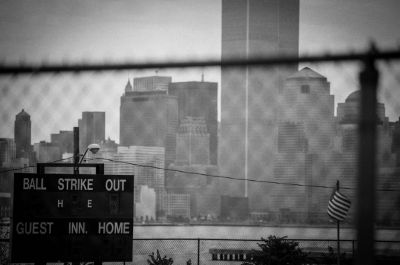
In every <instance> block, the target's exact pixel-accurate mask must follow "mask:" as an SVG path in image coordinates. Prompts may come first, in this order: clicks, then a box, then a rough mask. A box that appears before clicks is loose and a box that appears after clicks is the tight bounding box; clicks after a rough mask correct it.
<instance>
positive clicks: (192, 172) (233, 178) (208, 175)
mask: <svg viewBox="0 0 400 265" xmlns="http://www.w3.org/2000/svg"><path fill="white" fill-rule="evenodd" d="M88 160H106V161H110V162H115V163H121V164H128V165H132V166H137V167H147V168H152V169H159V170H164V171H171V172H178V173H184V174H193V175H200V176H205V177H212V178H221V179H229V180H239V181H246V179H242V178H235V177H229V176H222V175H213V174H206V173H200V172H194V171H186V170H180V169H174V168H164V167H157V166H152V165H143V164H138V163H132V162H127V161H120V160H113V159H109V158H90V159H88ZM247 181H250V182H255V183H268V184H276V185H287V186H297V187H310V188H323V189H334V188H335V187H336V186H325V185H311V184H308V185H307V184H299V183H292V182H279V181H271V180H258V179H247ZM340 188H341V189H346V190H356V188H354V187H340ZM376 191H398V192H400V190H396V189H376Z"/></svg>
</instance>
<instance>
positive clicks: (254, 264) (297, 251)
mask: <svg viewBox="0 0 400 265" xmlns="http://www.w3.org/2000/svg"><path fill="white" fill-rule="evenodd" d="M261 240H262V241H263V243H259V244H258V246H259V247H260V248H261V251H259V250H258V251H257V250H253V252H252V260H251V261H247V262H245V263H243V265H289V264H290V265H300V264H304V263H306V261H307V254H306V253H303V251H302V250H301V248H300V247H299V243H298V242H295V241H291V240H287V239H286V237H276V236H269V237H268V239H264V238H261Z"/></svg>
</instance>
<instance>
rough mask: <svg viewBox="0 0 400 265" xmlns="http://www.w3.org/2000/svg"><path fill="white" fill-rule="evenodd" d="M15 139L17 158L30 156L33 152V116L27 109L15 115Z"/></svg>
mask: <svg viewBox="0 0 400 265" xmlns="http://www.w3.org/2000/svg"><path fill="white" fill-rule="evenodd" d="M14 141H15V148H16V156H17V158H21V157H25V158H29V157H30V154H31V152H32V145H31V116H30V115H29V114H28V113H27V112H26V111H25V110H22V111H21V112H20V113H18V114H17V115H16V116H15V123H14Z"/></svg>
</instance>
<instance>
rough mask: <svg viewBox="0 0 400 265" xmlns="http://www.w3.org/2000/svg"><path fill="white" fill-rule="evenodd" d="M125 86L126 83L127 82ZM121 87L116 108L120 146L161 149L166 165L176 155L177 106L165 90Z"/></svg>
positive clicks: (173, 97) (174, 99)
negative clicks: (120, 95) (118, 105)
mask: <svg viewBox="0 0 400 265" xmlns="http://www.w3.org/2000/svg"><path fill="white" fill-rule="evenodd" d="M128 84H129V83H128ZM128 84H127V87H126V88H125V93H124V95H122V97H121V107H120V145H121V146H149V147H150V146H157V147H164V148H165V163H166V165H168V164H170V163H173V162H174V161H175V156H176V131H177V128H178V103H177V98H176V97H175V96H171V95H168V92H167V90H152V91H132V89H131V87H129V86H128Z"/></svg>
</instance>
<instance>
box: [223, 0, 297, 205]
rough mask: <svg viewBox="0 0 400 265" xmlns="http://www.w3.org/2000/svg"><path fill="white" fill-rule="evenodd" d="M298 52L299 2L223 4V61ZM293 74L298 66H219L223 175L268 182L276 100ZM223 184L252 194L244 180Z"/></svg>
mask: <svg viewBox="0 0 400 265" xmlns="http://www.w3.org/2000/svg"><path fill="white" fill-rule="evenodd" d="M298 47H299V1H298V0H283V1H276V0H223V1H222V46H221V54H222V61H226V60H229V59H231V58H239V59H246V58H255V57H256V58H259V57H260V56H279V55H290V56H298ZM296 71H297V65H296V64H292V65H287V66H285V67H273V68H267V69H265V68H256V67H243V68H236V69H235V68H224V67H222V69H221V135H220V138H219V139H220V140H219V143H218V145H219V146H220V151H219V159H218V163H219V165H220V168H221V173H222V174H223V175H226V176H230V177H236V178H243V179H250V178H251V179H259V180H268V179H270V178H271V176H272V175H273V160H274V153H275V149H276V143H275V139H274V137H275V132H276V127H277V121H276V115H277V114H276V112H277V107H278V106H277V102H278V101H277V98H278V94H279V90H280V89H282V84H283V80H284V79H285V78H286V77H287V76H289V75H290V74H292V73H294V72H296ZM226 184H227V189H226V191H227V194H226V195H229V196H239V197H240V196H245V197H247V196H248V194H250V193H252V192H250V189H249V187H248V182H247V181H243V182H242V183H241V184H239V182H235V183H233V182H231V183H226ZM251 208H252V204H251V202H250V209H251Z"/></svg>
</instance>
